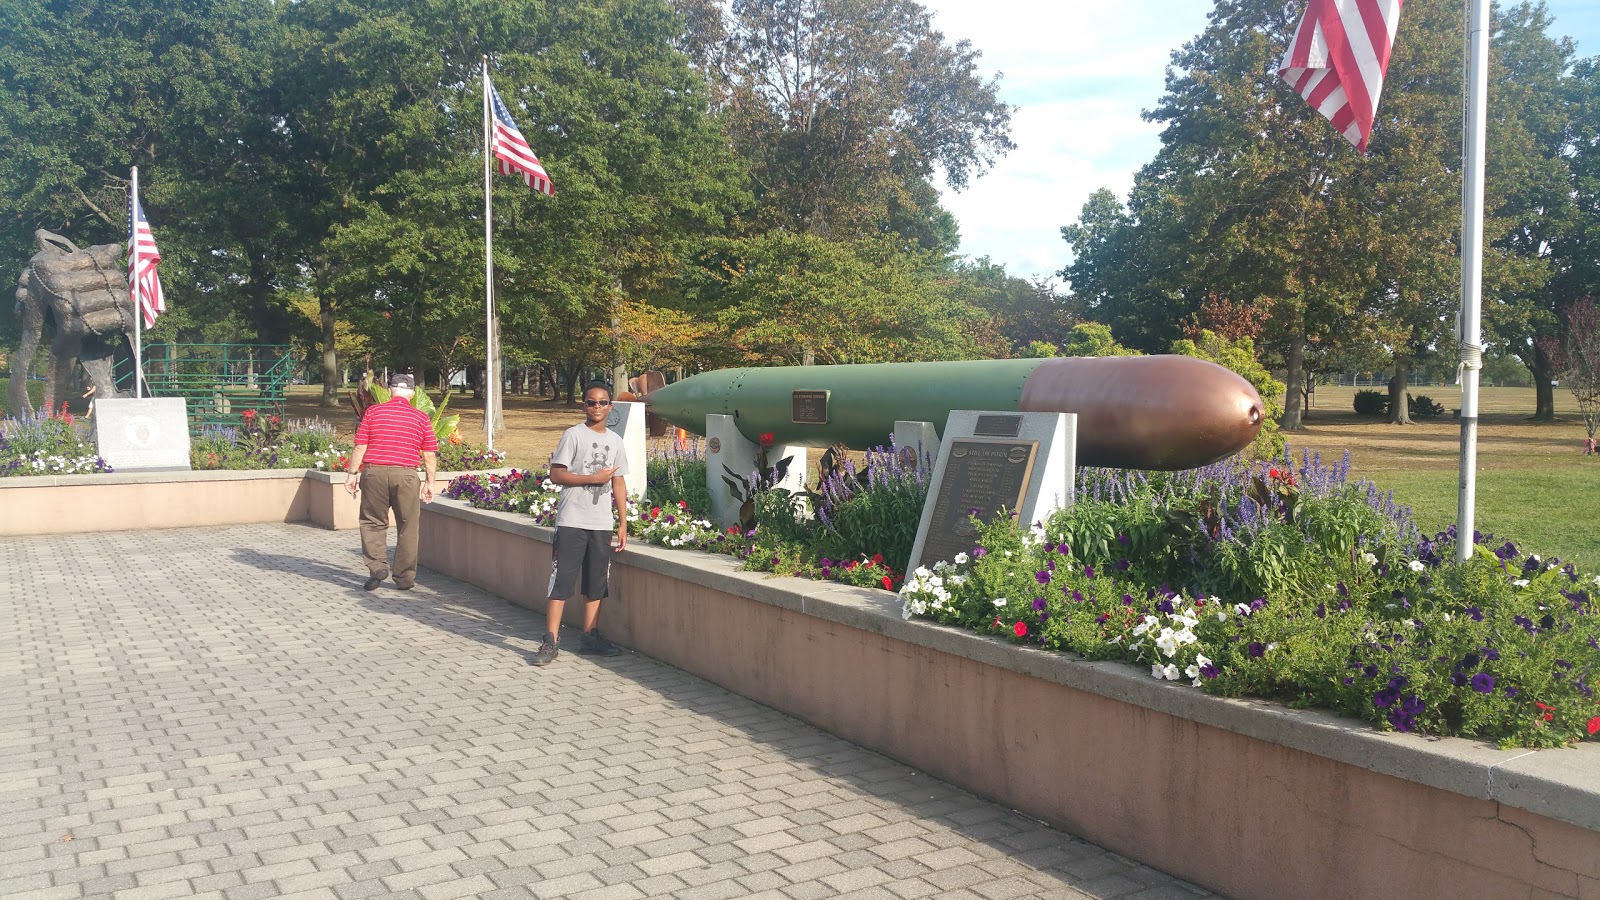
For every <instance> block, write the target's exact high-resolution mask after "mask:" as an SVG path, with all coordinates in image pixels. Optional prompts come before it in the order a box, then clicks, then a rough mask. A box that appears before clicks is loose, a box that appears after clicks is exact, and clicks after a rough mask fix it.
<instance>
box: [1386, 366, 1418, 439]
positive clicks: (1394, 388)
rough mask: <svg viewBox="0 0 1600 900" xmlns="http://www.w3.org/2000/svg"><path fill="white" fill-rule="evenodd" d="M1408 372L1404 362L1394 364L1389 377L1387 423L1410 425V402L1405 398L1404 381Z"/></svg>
mask: <svg viewBox="0 0 1600 900" xmlns="http://www.w3.org/2000/svg"><path fill="white" fill-rule="evenodd" d="M1409 374H1410V373H1409V372H1408V371H1407V370H1406V366H1405V364H1404V363H1398V362H1397V363H1395V364H1394V377H1393V378H1390V379H1389V424H1390V425H1411V424H1414V423H1413V422H1412V421H1411V404H1410V402H1409V401H1408V400H1407V398H1406V393H1407V391H1406V382H1407V376H1408V375H1409Z"/></svg>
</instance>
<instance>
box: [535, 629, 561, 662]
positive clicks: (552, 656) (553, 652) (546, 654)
mask: <svg viewBox="0 0 1600 900" xmlns="http://www.w3.org/2000/svg"><path fill="white" fill-rule="evenodd" d="M560 655H561V651H560V650H559V649H557V648H556V636H555V635H553V634H551V633H550V632H548V631H546V632H545V633H544V640H542V641H540V642H539V649H537V650H535V651H533V659H530V660H528V661H529V662H531V663H533V664H534V665H536V666H548V665H550V664H551V663H553V662H555V660H556V657H558V656H560Z"/></svg>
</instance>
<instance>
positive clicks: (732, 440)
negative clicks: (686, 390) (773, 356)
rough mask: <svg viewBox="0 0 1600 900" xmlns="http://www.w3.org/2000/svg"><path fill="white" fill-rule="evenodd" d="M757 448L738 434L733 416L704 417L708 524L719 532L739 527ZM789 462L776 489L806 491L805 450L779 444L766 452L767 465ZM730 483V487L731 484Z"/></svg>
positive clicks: (754, 466) (806, 462)
mask: <svg viewBox="0 0 1600 900" xmlns="http://www.w3.org/2000/svg"><path fill="white" fill-rule="evenodd" d="M758 449H759V448H758V447H757V446H756V445H755V444H754V443H753V442H751V441H750V440H749V439H748V438H746V437H745V436H744V435H743V434H740V433H739V429H738V428H737V427H735V425H734V418H733V416H722V415H712V416H706V487H707V488H709V489H710V492H711V520H712V521H713V522H715V523H717V525H719V526H720V527H722V528H727V527H728V526H730V525H737V524H738V523H739V507H740V505H741V504H743V503H744V501H745V500H746V499H747V494H748V491H749V483H748V480H749V477H750V475H751V474H753V473H754V472H755V470H756V451H757V450H758ZM782 459H792V461H791V462H790V463H789V470H788V472H787V473H785V475H784V478H783V480H782V481H780V482H778V484H777V485H776V486H777V487H779V488H782V489H784V490H788V491H794V492H800V491H803V490H804V489H805V484H806V467H807V465H808V464H809V463H808V460H807V456H806V448H804V447H795V446H792V445H789V444H778V445H776V446H772V447H768V448H767V464H768V466H769V467H770V466H775V465H777V464H778V461H779V460H782ZM730 482H731V483H730Z"/></svg>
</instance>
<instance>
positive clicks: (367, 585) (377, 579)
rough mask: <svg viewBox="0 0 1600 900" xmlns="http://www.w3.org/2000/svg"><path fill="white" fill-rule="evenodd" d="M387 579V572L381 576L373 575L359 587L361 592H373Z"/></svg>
mask: <svg viewBox="0 0 1600 900" xmlns="http://www.w3.org/2000/svg"><path fill="white" fill-rule="evenodd" d="M388 577H389V573H388V572H385V573H383V574H382V575H378V574H374V575H373V576H372V577H371V578H368V579H367V580H366V581H365V582H364V583H363V584H362V585H361V589H362V590H363V591H375V590H377V589H378V585H380V584H383V581H384V579H386V578H388Z"/></svg>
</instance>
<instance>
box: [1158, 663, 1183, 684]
mask: <svg viewBox="0 0 1600 900" xmlns="http://www.w3.org/2000/svg"><path fill="white" fill-rule="evenodd" d="M1161 674H1163V675H1165V676H1167V680H1168V681H1177V680H1178V677H1179V676H1180V675H1182V674H1183V673H1182V672H1180V671H1178V667H1177V666H1167V667H1166V669H1164V670H1162V673H1161Z"/></svg>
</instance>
